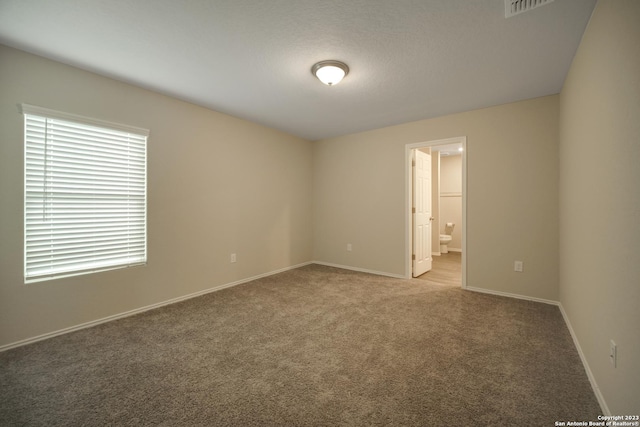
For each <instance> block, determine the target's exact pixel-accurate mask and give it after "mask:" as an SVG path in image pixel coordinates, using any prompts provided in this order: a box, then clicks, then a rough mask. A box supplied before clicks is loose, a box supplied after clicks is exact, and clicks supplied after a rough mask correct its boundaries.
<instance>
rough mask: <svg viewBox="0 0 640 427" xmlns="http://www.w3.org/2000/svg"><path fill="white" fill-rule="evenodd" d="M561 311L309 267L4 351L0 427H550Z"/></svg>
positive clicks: (574, 412) (590, 398) (557, 389)
mask: <svg viewBox="0 0 640 427" xmlns="http://www.w3.org/2000/svg"><path fill="white" fill-rule="evenodd" d="M599 413H600V408H599V406H598V403H597V401H596V398H595V396H594V394H593V391H592V389H591V387H590V385H589V381H588V379H587V376H586V374H585V371H584V368H583V366H582V364H581V362H580V359H579V357H578V354H577V352H576V349H575V347H574V345H573V342H572V340H571V337H570V335H569V332H568V330H567V328H566V326H565V324H564V322H563V319H562V316H561V314H560V312H559V310H558V308H557V307H555V306H551V305H546V304H540V303H533V302H528V301H522V300H516V299H509V298H504V297H498V296H492V295H485V294H479V293H473V292H469V291H463V290H461V289H459V288H455V287H448V286H437V285H433V284H430V283H427V282H425V281H421V280H399V279H391V278H385V277H380V276H374V275H369V274H364V273H357V272H351V271H346V270H340V269H335V268H330V267H324V266H317V265H310V266H307V267H303V268H300V269H296V270H292V271H288V272H285V273H281V274H278V275H274V276H270V277H267V278H263V279H260V280H257V281H254V282H251V283H247V284H244V285H240V286H236V287H233V288H229V289H225V290H222V291H219V292H214V293H211V294H208V295H205V296H202V297H199V298H194V299H192V300H188V301H185V302H182V303H178V304H174V305H171V306H167V307H164V308H160V309H157V310H153V311H150V312H146V313H143V314H140V315H137V316H133V317H129V318H125V319H121V320H118V321H115V322H110V323H107V324H103V325H100V326H96V327H93V328H90V329H85V330H81V331H78V332H75V333H71V334H67V335H63V336H59V337H56V338H52V339H49V340H46V341H41V342H38V343H34V344H31V345H28V346H24V347H20V348H16V349H13V350H9V351H6V352H4V353H0V424H2V425H10V426H13V425H16V426H36V425H37V426H56V425H65V426H70V425H71V426H74V425H87V426H94V425H95V426H103V425H118V426H120V425H123V426H126V425H164V426H194V425H198V426H223V425H229V426H250V425H256V426H258V425H260V426H271V425H273V426H275V425H295V426H311V425H318V426H321V425H322V426H327V425H359V426H370V425H402V426H411V425H415V426H512V425H518V426H553V425H554V422H555V421H568V420H596V418H597V415H598V414H599Z"/></svg>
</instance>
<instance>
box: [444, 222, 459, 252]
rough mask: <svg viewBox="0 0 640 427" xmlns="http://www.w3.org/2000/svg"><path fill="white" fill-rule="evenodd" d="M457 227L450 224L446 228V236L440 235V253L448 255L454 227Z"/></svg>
mask: <svg viewBox="0 0 640 427" xmlns="http://www.w3.org/2000/svg"><path fill="white" fill-rule="evenodd" d="M455 226H456V225H455V224H454V223H452V222H448V223H446V224H445V226H444V234H441V235H440V253H441V254H448V253H449V249H448V245H449V243H451V233H453V227H455Z"/></svg>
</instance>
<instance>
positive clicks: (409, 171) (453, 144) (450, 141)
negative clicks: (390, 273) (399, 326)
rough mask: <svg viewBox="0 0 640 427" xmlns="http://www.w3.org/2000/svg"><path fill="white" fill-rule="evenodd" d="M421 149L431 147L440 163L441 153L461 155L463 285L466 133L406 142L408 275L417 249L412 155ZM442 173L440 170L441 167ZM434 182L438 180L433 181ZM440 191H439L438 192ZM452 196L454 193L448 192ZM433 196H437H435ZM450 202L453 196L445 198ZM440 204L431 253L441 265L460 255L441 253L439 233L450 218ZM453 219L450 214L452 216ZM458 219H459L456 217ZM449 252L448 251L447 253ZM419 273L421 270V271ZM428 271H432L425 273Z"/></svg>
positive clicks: (435, 212) (463, 282)
mask: <svg viewBox="0 0 640 427" xmlns="http://www.w3.org/2000/svg"><path fill="white" fill-rule="evenodd" d="M420 149H422V150H421V151H429V152H431V153H432V156H433V157H434V164H436V162H437V164H439V161H437V159H438V158H439V156H442V157H445V156H447V155H458V154H459V156H460V163H461V183H460V184H461V190H462V191H461V193H458V194H457V197H458V203H460V204H461V205H462V212H461V221H460V222H461V223H460V224H459V226H458V230H457V231H459V233H457V234H458V239H459V240H458V242H457V244H456V246H460V247H459V248H458V247H456V248H455V249H457V250H461V253H460V256H459V257H458V259H460V261H459V262H460V263H461V276H462V277H461V278H460V283H461V287H462V288H466V287H467V280H466V270H467V268H466V267H467V257H466V255H467V248H466V245H467V239H466V235H467V232H466V230H467V215H466V212H467V209H466V205H467V178H466V177H467V138H466V137H464V136H463V137H455V138H447V139H440V140H433V141H425V142H419V143H414V144H407V145H405V201H406V203H405V211H406V213H405V277H406V278H411V277H413V276H414V261H413V257H414V255H415V253H414V237H413V236H414V209H413V208H414V169H413V165H412V162H413V160H412V159H413V158H414V153H415V151H416V150H420ZM458 149H461V152H458ZM438 173H439V171H438ZM434 182H435V181H434ZM436 194H438V195H439V191H438V192H437V193H436ZM448 196H451V194H448ZM434 199H437V197H435V198H434ZM446 201H447V203H449V202H451V201H452V200H446ZM435 205H437V206H434V207H433V216H434V217H436V221H435V222H434V224H433V227H432V232H433V234H434V237H433V243H432V246H431V250H432V253H433V255H434V257H433V259H434V265H436V266H437V265H442V263H444V262H445V261H446V260H445V258H453V259H455V258H456V257H457V253H455V252H451V256H445V257H442V256H441V254H440V250H439V249H440V246H439V244H438V243H439V235H440V233H441V231H442V230H443V229H444V224H445V223H446V222H450V221H447V220H445V219H444V218H442V217H441V216H440V213H439V204H435ZM449 219H450V218H449ZM456 221H457V220H456ZM447 255H449V254H447ZM418 273H419V272H418ZM426 275H429V273H426ZM432 276H433V277H434V281H437V280H438V279H437V277H438V274H435V271H434V274H432Z"/></svg>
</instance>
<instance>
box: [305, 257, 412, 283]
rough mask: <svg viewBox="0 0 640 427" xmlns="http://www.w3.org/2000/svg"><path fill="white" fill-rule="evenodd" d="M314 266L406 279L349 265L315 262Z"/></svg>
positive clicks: (400, 275) (399, 275)
mask: <svg viewBox="0 0 640 427" xmlns="http://www.w3.org/2000/svg"><path fill="white" fill-rule="evenodd" d="M312 264H318V265H325V266H327V267H335V268H342V269H344V270H351V271H359V272H360V273H370V274H376V275H378V276H386V277H393V278H394V279H406V277H405V276H404V275H402V274H393V273H387V272H384V271H376V270H368V269H366V268H359V267H351V266H349V265H341V264H333V263H330V262H322V261H313V262H312Z"/></svg>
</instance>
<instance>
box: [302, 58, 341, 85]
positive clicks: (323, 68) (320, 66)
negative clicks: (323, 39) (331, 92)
mask: <svg viewBox="0 0 640 427" xmlns="http://www.w3.org/2000/svg"><path fill="white" fill-rule="evenodd" d="M311 74H313V75H314V76H316V77H317V78H318V80H320V81H321V82H322V83H324V84H326V85H328V86H333V85H336V84H338V83H340V81H341V80H342V79H343V78H344V76H346V75H347V74H349V67H347V64H345V63H343V62H340V61H320V62H318V63H317V64H315V65H314V66H313V67H311Z"/></svg>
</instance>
